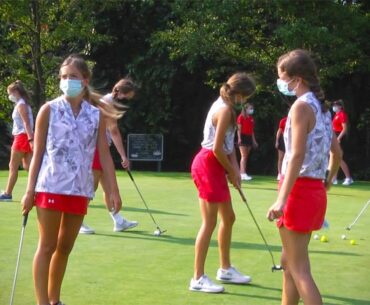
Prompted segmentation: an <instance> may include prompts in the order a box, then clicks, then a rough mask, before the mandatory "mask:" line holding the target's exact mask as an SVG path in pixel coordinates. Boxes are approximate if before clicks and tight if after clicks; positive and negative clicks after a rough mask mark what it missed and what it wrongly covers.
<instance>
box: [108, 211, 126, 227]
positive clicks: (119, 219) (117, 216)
mask: <svg viewBox="0 0 370 305" xmlns="http://www.w3.org/2000/svg"><path fill="white" fill-rule="evenodd" d="M109 214H110V216H111V217H112V219H113V221H114V222H115V223H119V224H121V223H123V217H122V216H121V214H120V213H116V214H114V213H113V212H109Z"/></svg>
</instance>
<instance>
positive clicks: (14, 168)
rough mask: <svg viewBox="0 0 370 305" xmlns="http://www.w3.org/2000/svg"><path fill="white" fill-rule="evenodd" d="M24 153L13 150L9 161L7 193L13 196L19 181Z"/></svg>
mask: <svg viewBox="0 0 370 305" xmlns="http://www.w3.org/2000/svg"><path fill="white" fill-rule="evenodd" d="M23 156H24V152H21V151H18V150H14V149H12V151H11V155H10V161H9V177H8V183H7V185H6V189H5V193H6V194H8V195H11V194H12V192H13V189H14V186H15V183H16V182H17V179H18V169H19V165H21V162H22V158H23Z"/></svg>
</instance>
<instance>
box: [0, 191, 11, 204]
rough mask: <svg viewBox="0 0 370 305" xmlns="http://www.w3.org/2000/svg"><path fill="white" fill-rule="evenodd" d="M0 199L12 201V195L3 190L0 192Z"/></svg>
mask: <svg viewBox="0 0 370 305" xmlns="http://www.w3.org/2000/svg"><path fill="white" fill-rule="evenodd" d="M0 201H8V202H10V201H13V197H12V195H8V194H6V193H5V192H2V193H1V195H0Z"/></svg>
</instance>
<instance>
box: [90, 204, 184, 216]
mask: <svg viewBox="0 0 370 305" xmlns="http://www.w3.org/2000/svg"><path fill="white" fill-rule="evenodd" d="M89 209H104V210H106V209H107V208H106V207H105V205H103V204H99V205H95V204H94V205H89ZM122 211H123V212H125V211H131V212H141V213H147V210H146V209H145V208H133V207H128V206H123V208H122ZM149 211H150V213H152V214H162V215H173V216H189V215H188V214H182V213H171V212H165V211H161V210H153V209H150V208H149Z"/></svg>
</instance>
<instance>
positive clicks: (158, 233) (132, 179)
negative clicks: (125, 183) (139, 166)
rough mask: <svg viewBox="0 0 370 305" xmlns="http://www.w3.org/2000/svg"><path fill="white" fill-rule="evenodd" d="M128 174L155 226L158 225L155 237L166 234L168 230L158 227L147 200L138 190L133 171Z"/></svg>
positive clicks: (128, 171)
mask: <svg viewBox="0 0 370 305" xmlns="http://www.w3.org/2000/svg"><path fill="white" fill-rule="evenodd" d="M127 174H128V175H129V176H130V179H131V181H132V182H133V184H134V186H135V188H136V190H137V192H138V193H139V195H140V197H141V200H142V201H143V203H144V205H145V207H146V210H147V211H148V213H149V215H150V217H151V218H152V220H153V222H154V224H155V225H156V227H157V229H156V230H155V231H154V235H155V236H160V235H162V233H164V232H166V231H167V230H161V228H160V227H159V225H158V224H157V222H156V221H155V219H154V217H153V215H152V213H151V212H150V210H149V208H148V205H147V204H146V202H145V200H144V197H143V195H141V192H140V190H139V188H138V187H137V185H136V182H135V180H134V177H133V176H132V174H131V171H130V170H127Z"/></svg>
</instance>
